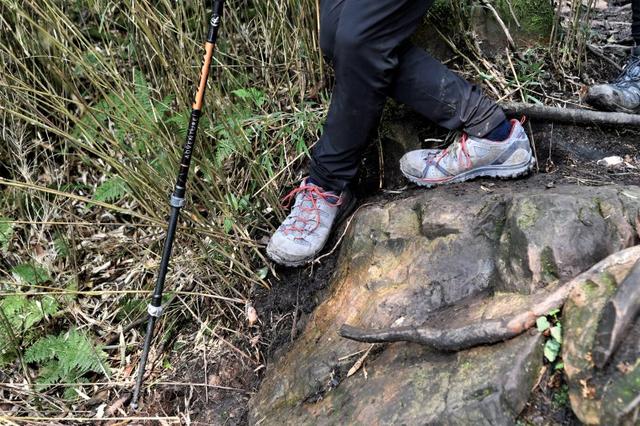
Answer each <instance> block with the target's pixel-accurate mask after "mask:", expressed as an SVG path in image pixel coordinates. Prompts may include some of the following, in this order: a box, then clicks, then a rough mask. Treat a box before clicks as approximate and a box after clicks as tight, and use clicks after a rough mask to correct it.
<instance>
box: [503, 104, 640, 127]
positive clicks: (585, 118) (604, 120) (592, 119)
mask: <svg viewBox="0 0 640 426" xmlns="http://www.w3.org/2000/svg"><path fill="white" fill-rule="evenodd" d="M500 107H502V109H503V110H504V112H505V113H506V114H507V115H508V116H510V117H515V116H521V115H525V116H527V117H528V118H532V119H537V120H547V121H554V122H557V123H569V124H586V125H589V124H602V125H609V126H613V125H622V126H636V127H640V115H638V114H627V113H624V112H604V111H592V110H588V109H579V108H559V107H550V106H544V105H533V104H524V103H518V102H505V103H500Z"/></svg>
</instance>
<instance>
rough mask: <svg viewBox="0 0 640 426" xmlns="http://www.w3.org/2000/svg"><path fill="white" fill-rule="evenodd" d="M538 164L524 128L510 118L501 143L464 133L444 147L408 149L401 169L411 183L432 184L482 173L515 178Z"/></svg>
mask: <svg viewBox="0 0 640 426" xmlns="http://www.w3.org/2000/svg"><path fill="white" fill-rule="evenodd" d="M535 163H536V161H535V158H534V157H533V155H531V145H530V144H529V138H528V137H527V134H526V132H525V131H524V128H523V127H522V125H521V124H520V122H519V121H518V120H511V134H510V135H509V137H508V138H507V139H506V140H504V141H502V142H494V141H490V140H487V139H480V138H473V137H470V136H468V135H467V134H462V136H461V137H460V138H459V139H458V140H456V141H455V142H454V143H453V144H451V146H449V147H448V148H447V149H445V150H438V149H427V150H425V149H421V150H417V151H411V152H408V153H407V154H405V155H404V157H402V159H401V160H400V169H401V170H402V174H404V175H405V177H406V178H407V179H409V180H410V181H411V182H413V183H416V184H418V185H421V186H426V187H431V186H435V185H441V184H445V183H454V182H464V181H466V180H469V179H473V178H477V177H480V176H489V177H504V178H514V177H517V176H521V175H524V174H527V173H528V172H529V171H531V169H532V168H533V166H534V165H535Z"/></svg>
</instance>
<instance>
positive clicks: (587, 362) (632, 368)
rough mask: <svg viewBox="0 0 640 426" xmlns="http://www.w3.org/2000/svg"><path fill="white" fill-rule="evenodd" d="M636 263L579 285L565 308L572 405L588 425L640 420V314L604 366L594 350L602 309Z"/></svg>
mask: <svg viewBox="0 0 640 426" xmlns="http://www.w3.org/2000/svg"><path fill="white" fill-rule="evenodd" d="M633 265H634V262H630V263H628V264H625V265H619V266H617V267H616V268H611V269H610V270H608V271H607V272H606V273H603V274H602V275H601V276H599V277H598V278H597V279H594V280H592V281H588V282H585V283H584V284H583V285H580V286H578V287H576V288H575V289H574V291H573V292H572V293H571V295H570V297H569V300H568V301H567V304H566V305H565V308H564V313H563V322H564V327H565V330H566V331H565V333H564V334H565V336H564V346H563V358H564V364H565V372H566V374H567V378H568V382H569V397H570V400H571V407H572V409H573V411H574V412H575V413H576V415H577V416H578V418H579V419H580V420H581V421H582V422H584V423H585V424H601V425H618V424H627V425H632V424H636V425H637V424H640V317H639V318H637V319H636V321H635V323H634V324H633V325H632V326H631V328H630V330H629V333H628V335H627V336H626V338H625V340H624V341H623V343H622V345H621V347H620V348H619V349H618V350H617V351H616V352H615V354H614V356H613V359H612V360H611V361H610V362H609V364H608V365H607V366H605V368H603V369H596V368H595V367H594V365H593V360H592V356H591V350H592V348H593V343H594V338H595V334H596V329H597V327H598V322H599V319H600V317H601V313H602V309H603V307H604V305H605V304H606V302H607V300H608V299H609V298H610V297H611V296H612V295H613V294H614V293H615V291H616V286H617V284H618V283H620V282H621V281H622V280H623V279H624V278H625V277H626V275H627V274H628V273H629V270H630V269H631V268H632V267H633Z"/></svg>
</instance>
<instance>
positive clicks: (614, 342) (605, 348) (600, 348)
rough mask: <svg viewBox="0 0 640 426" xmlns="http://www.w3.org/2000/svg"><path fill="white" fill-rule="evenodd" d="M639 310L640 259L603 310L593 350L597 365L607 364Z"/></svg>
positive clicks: (599, 366)
mask: <svg viewBox="0 0 640 426" xmlns="http://www.w3.org/2000/svg"><path fill="white" fill-rule="evenodd" d="M639 312H640V261H638V262H637V263H636V264H635V266H634V267H633V269H632V270H631V272H630V273H629V275H627V277H626V278H625V279H624V280H623V281H622V283H621V284H620V285H619V286H618V289H617V290H616V294H615V295H614V296H613V298H611V300H609V301H608V302H607V304H606V305H605V307H604V310H603V311H602V316H601V317H600V322H599V323H598V330H597V332H596V337H595V341H594V345H593V350H592V355H593V362H594V364H595V365H596V367H598V368H602V367H604V366H605V365H606V364H607V361H609V358H611V355H613V353H614V352H615V351H616V349H618V346H619V345H620V342H621V341H622V340H623V338H624V337H625V335H626V332H627V330H628V328H629V326H630V325H631V323H632V322H633V320H635V318H636V316H637V315H638V313H639Z"/></svg>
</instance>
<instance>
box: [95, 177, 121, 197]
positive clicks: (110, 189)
mask: <svg viewBox="0 0 640 426" xmlns="http://www.w3.org/2000/svg"><path fill="white" fill-rule="evenodd" d="M126 193H127V184H126V182H125V181H124V179H122V178H121V177H119V176H116V177H113V178H111V179H107V180H106V181H104V182H103V183H102V184H101V185H100V186H98V187H97V188H96V192H95V193H94V194H93V199H94V200H96V201H102V202H104V201H106V202H108V203H113V202H116V201H119V200H121V199H122V197H124V196H125V194H126Z"/></svg>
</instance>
